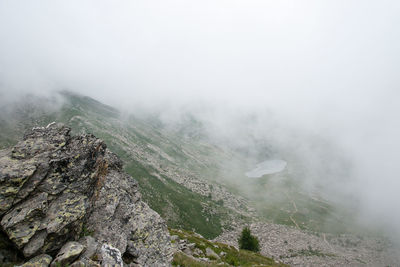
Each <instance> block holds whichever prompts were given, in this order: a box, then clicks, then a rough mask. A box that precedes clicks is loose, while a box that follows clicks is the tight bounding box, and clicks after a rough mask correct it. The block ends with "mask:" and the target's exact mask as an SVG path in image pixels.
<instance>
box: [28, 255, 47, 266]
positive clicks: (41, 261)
mask: <svg viewBox="0 0 400 267" xmlns="http://www.w3.org/2000/svg"><path fill="white" fill-rule="evenodd" d="M52 260H53V258H52V257H51V256H49V255H47V254H41V255H38V256H36V257H34V258H32V259H30V260H29V261H28V262H26V263H24V264H23V265H21V267H47V266H49V265H50V263H51V261H52Z"/></svg>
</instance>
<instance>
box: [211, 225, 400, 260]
mask: <svg viewBox="0 0 400 267" xmlns="http://www.w3.org/2000/svg"><path fill="white" fill-rule="evenodd" d="M250 229H251V232H252V234H253V235H255V236H257V237H258V238H259V241H260V247H261V254H263V255H265V256H268V257H272V258H274V259H276V260H280V261H282V262H284V263H286V264H289V265H290V266H400V250H399V248H398V247H396V246H395V245H394V244H392V243H390V242H389V241H388V240H386V239H383V238H374V237H360V236H355V235H350V234H346V235H332V234H324V233H314V232H309V231H303V230H299V229H297V228H294V227H288V226H285V225H278V224H270V223H254V224H251V226H250ZM240 231H241V229H237V230H234V231H230V232H225V233H224V234H222V235H221V236H219V237H218V238H216V239H215V241H218V242H223V243H226V244H230V245H232V246H236V247H237V237H238V236H239V234H240Z"/></svg>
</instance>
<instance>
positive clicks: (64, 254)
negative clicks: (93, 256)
mask: <svg viewBox="0 0 400 267" xmlns="http://www.w3.org/2000/svg"><path fill="white" fill-rule="evenodd" d="M84 249H85V247H84V246H83V245H81V244H80V243H78V242H68V243H66V244H65V245H64V246H63V247H62V248H61V250H60V251H59V252H58V253H57V256H56V258H55V259H54V261H53V262H52V263H51V266H52V267H55V266H57V265H61V266H64V265H67V264H69V263H72V262H73V261H75V260H76V259H77V258H78V257H79V255H81V253H82V251H83V250H84Z"/></svg>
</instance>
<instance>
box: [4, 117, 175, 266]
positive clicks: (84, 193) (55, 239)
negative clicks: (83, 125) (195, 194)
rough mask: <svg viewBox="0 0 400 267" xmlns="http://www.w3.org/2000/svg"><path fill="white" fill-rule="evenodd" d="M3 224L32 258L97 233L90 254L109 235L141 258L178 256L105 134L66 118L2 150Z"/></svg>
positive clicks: (163, 260)
mask: <svg viewBox="0 0 400 267" xmlns="http://www.w3.org/2000/svg"><path fill="white" fill-rule="evenodd" d="M0 226H1V230H2V232H4V233H5V234H6V235H7V237H5V238H3V241H8V240H9V241H11V242H12V243H13V245H14V246H15V247H16V248H17V250H18V251H19V253H22V254H23V255H24V256H25V257H26V258H29V257H31V256H34V255H38V254H40V253H55V252H56V251H58V250H59V249H60V248H61V247H62V246H63V245H64V244H65V243H66V242H68V241H74V240H78V239H79V237H80V236H82V235H91V236H92V238H93V239H90V241H89V238H88V239H86V240H84V241H82V242H81V243H83V244H85V246H87V251H86V252H85V253H83V254H82V258H86V259H89V258H91V257H92V256H93V255H94V254H95V251H97V252H99V251H100V247H99V245H98V244H103V243H107V244H109V245H111V246H113V247H115V248H117V249H118V250H119V251H120V252H121V254H122V255H124V256H126V258H127V259H132V262H134V263H138V264H141V265H159V266H163V265H169V262H170V261H171V259H172V248H171V243H170V237H169V233H168V229H167V226H166V224H165V221H164V220H163V219H162V218H161V217H160V216H159V215H158V214H157V213H156V212H155V211H153V210H151V209H150V208H149V206H148V205H147V204H146V203H144V202H143V201H141V195H140V193H139V190H138V184H137V182H136V181H135V180H134V179H132V177H130V176H129V175H127V174H125V173H124V172H123V171H122V162H121V161H120V160H119V159H118V158H117V156H116V155H114V154H113V153H112V152H110V151H109V150H107V147H106V145H105V144H104V142H103V141H101V140H100V139H97V138H96V137H95V136H93V135H90V134H89V135H80V136H71V135H70V129H69V128H67V127H65V126H63V125H55V124H53V125H50V126H49V127H48V128H43V127H41V128H34V129H33V130H32V131H29V132H28V133H26V134H25V136H24V139H23V141H20V142H19V143H18V144H17V145H16V146H15V147H14V148H12V149H9V150H2V151H0ZM1 239H2V236H1V235H0V242H2V240H1ZM93 240H94V241H93ZM92 241H93V242H92ZM88 242H90V243H88ZM128 263H129V262H128Z"/></svg>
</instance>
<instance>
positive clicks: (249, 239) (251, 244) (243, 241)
mask: <svg viewBox="0 0 400 267" xmlns="http://www.w3.org/2000/svg"><path fill="white" fill-rule="evenodd" d="M238 242H239V248H240V249H247V250H250V251H254V252H259V251H260V244H259V243H258V238H257V237H255V236H253V235H252V234H251V232H250V229H249V228H248V227H245V228H243V230H242V234H241V235H240V237H239V239H238Z"/></svg>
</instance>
